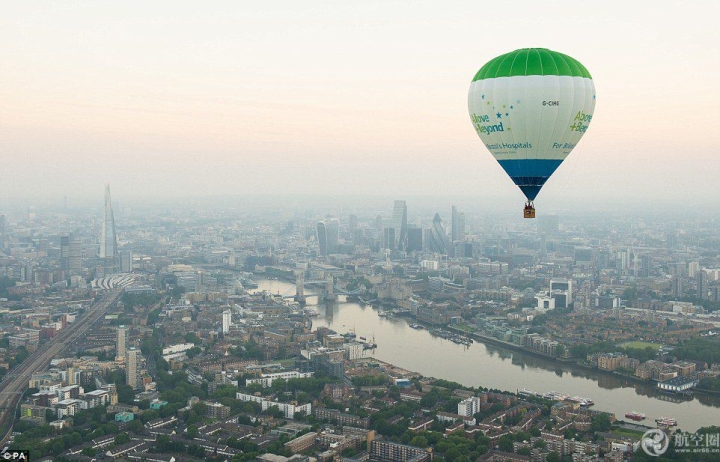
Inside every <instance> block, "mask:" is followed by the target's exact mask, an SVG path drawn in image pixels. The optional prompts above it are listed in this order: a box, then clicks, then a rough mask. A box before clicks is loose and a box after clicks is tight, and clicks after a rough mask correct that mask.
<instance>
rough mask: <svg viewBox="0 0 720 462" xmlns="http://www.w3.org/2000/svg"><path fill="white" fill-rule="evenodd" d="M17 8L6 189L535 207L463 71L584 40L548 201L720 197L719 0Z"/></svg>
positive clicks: (666, 204)
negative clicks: (584, 116)
mask: <svg viewBox="0 0 720 462" xmlns="http://www.w3.org/2000/svg"><path fill="white" fill-rule="evenodd" d="M3 13H4V14H3V15H2V17H0V39H3V43H5V44H6V46H5V47H3V50H2V52H0V56H1V57H2V62H3V66H1V67H0V80H2V82H3V91H2V92H0V107H2V111H0V126H2V130H0V146H2V152H3V165H2V170H1V171H0V208H2V207H4V206H5V204H26V203H29V202H33V201H43V202H48V201H53V200H57V199H56V198H57V197H60V198H62V197H64V196H66V197H67V198H68V200H72V201H75V202H78V203H79V202H83V203H86V202H93V201H94V200H95V198H96V197H98V196H101V193H99V192H98V191H101V190H102V188H103V186H104V184H105V183H106V182H108V183H110V184H111V186H112V188H113V194H114V196H115V197H117V198H118V200H123V201H125V202H128V203H130V202H132V203H140V202H142V201H151V200H156V199H157V198H163V200H164V199H168V200H187V197H188V196H197V195H203V196H206V195H207V196H212V197H224V196H225V195H228V194H240V195H255V194H276V193H278V194H287V195H293V196H294V197H298V198H300V197H302V196H303V195H305V194H317V195H320V196H337V195H345V194H352V195H354V194H370V195H372V196H383V197H394V198H402V197H412V196H423V195H429V196H438V197H441V196H443V197H444V195H447V194H449V195H452V196H458V195H459V196H466V195H467V196H470V197H472V198H475V201H476V202H478V203H479V206H480V207H488V205H487V204H483V203H482V202H487V201H490V202H493V203H495V202H499V203H501V204H502V205H503V207H505V204H507V207H518V206H520V207H521V206H522V203H523V201H524V196H523V195H522V193H521V192H520V191H519V190H518V188H517V186H515V185H514V184H513V182H512V181H511V180H509V179H508V176H507V174H506V172H505V171H504V170H503V168H502V167H501V166H500V165H499V164H498V162H497V161H495V159H494V158H493V157H492V155H491V154H490V153H489V152H488V150H487V149H486V147H485V146H484V145H483V143H482V142H481V140H480V139H479V138H478V136H477V134H476V133H475V130H474V128H473V125H472V123H471V120H470V115H469V113H468V89H469V87H470V85H471V80H472V79H473V76H474V75H475V74H476V73H477V72H478V70H479V69H480V68H481V67H482V66H483V65H484V64H485V63H486V62H488V61H489V60H491V59H493V58H495V57H497V56H499V55H501V54H504V53H507V52H509V51H512V50H515V49H519V48H527V47H543V48H548V49H551V50H556V51H558V52H562V53H564V54H567V55H568V56H571V57H573V58H574V59H577V60H578V61H579V62H581V63H582V64H583V65H584V66H585V67H586V68H587V70H588V71H589V73H590V74H591V76H592V80H593V82H594V84H595V89H596V93H597V105H596V106H595V112H594V115H593V118H592V123H591V124H590V126H589V127H588V129H587V133H585V135H584V137H583V138H582V140H580V142H579V143H578V144H577V146H576V147H575V148H574V150H573V151H572V153H570V155H569V157H568V158H567V159H566V160H565V161H564V162H563V163H562V164H561V165H560V167H559V168H558V169H557V171H555V173H554V174H553V176H552V177H551V178H550V180H549V181H548V182H547V183H546V185H545V186H544V188H543V190H542V191H541V193H540V195H539V196H538V199H537V201H536V205H537V207H538V213H539V214H542V211H543V210H544V211H549V210H553V211H554V210H564V209H571V210H572V209H577V207H579V206H581V205H582V204H585V207H586V208H588V209H591V210H605V209H608V210H614V209H624V208H626V207H637V208H645V207H652V208H654V209H656V210H658V211H661V210H665V209H668V208H685V207H697V208H699V209H703V208H707V209H712V208H714V207H715V206H716V204H715V202H716V199H715V198H716V197H718V196H719V195H720V181H718V179H717V172H720V156H718V154H717V148H718V146H720V130H717V127H716V126H715V125H716V123H715V121H716V119H717V117H716V112H717V107H718V106H720V91H719V90H718V85H717V75H718V74H720V54H719V53H717V52H712V47H710V48H708V44H712V43H720V28H718V27H717V24H716V18H717V17H718V16H720V3H717V2H709V1H701V2H695V3H693V7H692V8H687V5H685V4H684V3H682V2H679V1H677V0H670V1H668V2H662V3H657V2H649V1H647V0H643V1H640V2H630V3H628V2H622V3H621V2H619V1H617V0H613V1H610V2H603V3H599V4H594V5H588V6H586V7H583V8H578V6H577V4H576V2H571V1H568V0H560V1H558V2H554V3H551V4H547V3H538V2H531V1H528V0H520V1H519V2H513V3H512V4H504V3H502V2H495V3H490V4H481V3H477V2H463V1H454V2H450V3H443V4H441V3H433V2H425V3H423V2H420V3H418V2H408V1H406V0H401V1H397V2H390V3H388V2H377V1H374V0H371V1H369V2H363V3H332V2H330V3H327V2H320V1H316V0H311V1H310V2H302V3H298V2H287V1H280V2H275V3H271V4H265V3H263V4H259V3H258V4H252V3H247V2H223V1H221V2H216V3H214V4H213V6H212V8H208V7H205V6H199V5H195V4H193V3H184V2H172V3H170V2H164V1H159V2H153V3H152V4H147V3H141V2H134V1H132V0H130V1H129V2H124V3H122V4H115V3H107V2H91V1H87V0H70V1H67V2H60V3H52V4H38V3H33V2H12V3H8V4H7V5H5V9H4V11H3ZM678 24H692V27H678ZM60 200H62V199H60ZM516 204H519V205H516Z"/></svg>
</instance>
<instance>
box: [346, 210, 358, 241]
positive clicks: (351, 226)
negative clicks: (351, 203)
mask: <svg viewBox="0 0 720 462" xmlns="http://www.w3.org/2000/svg"><path fill="white" fill-rule="evenodd" d="M357 229H358V217H357V215H354V214H351V215H350V219H349V220H348V231H350V235H351V236H352V235H353V234H354V233H355V231H357Z"/></svg>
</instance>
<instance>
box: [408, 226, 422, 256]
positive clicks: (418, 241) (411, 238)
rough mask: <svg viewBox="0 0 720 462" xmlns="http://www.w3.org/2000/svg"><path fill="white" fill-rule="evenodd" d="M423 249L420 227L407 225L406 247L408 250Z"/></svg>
mask: <svg viewBox="0 0 720 462" xmlns="http://www.w3.org/2000/svg"><path fill="white" fill-rule="evenodd" d="M422 249H423V233H422V229H421V228H418V227H417V226H408V232H407V248H406V249H405V250H406V251H408V252H415V251H420V250H422Z"/></svg>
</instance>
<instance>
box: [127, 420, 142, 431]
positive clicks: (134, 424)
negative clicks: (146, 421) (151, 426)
mask: <svg viewBox="0 0 720 462" xmlns="http://www.w3.org/2000/svg"><path fill="white" fill-rule="evenodd" d="M127 429H128V430H130V431H131V432H133V433H140V432H141V431H142V430H143V424H142V422H141V421H140V420H131V421H130V422H129V423H128V426H127Z"/></svg>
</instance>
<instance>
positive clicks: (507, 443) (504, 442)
mask: <svg viewBox="0 0 720 462" xmlns="http://www.w3.org/2000/svg"><path fill="white" fill-rule="evenodd" d="M498 447H499V448H500V450H501V451H505V452H513V437H512V436H508V435H503V436H501V437H500V438H498Z"/></svg>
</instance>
